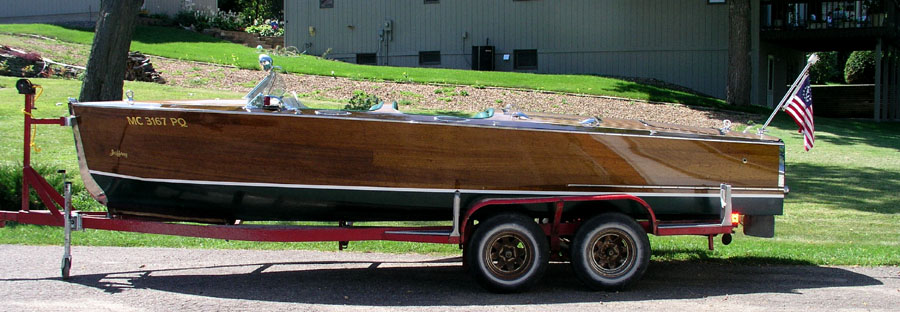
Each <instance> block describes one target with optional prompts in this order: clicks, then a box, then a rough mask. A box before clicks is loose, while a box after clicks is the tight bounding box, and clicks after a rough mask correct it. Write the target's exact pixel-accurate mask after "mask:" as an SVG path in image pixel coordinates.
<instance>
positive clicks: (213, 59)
mask: <svg viewBox="0 0 900 312" xmlns="http://www.w3.org/2000/svg"><path fill="white" fill-rule="evenodd" d="M0 32H4V33H17V34H36V35H41V36H46V37H52V38H57V39H59V40H62V41H66V42H73V43H80V44H86V45H90V44H91V42H92V40H93V35H94V34H93V32H92V31H90V30H79V29H71V28H65V27H61V26H55V25H46V24H8V25H0ZM131 50H132V51H141V52H144V53H148V54H152V55H158V56H163V57H168V58H175V59H183V60H191V61H201V62H210V63H216V64H227V65H234V66H238V67H241V68H248V69H257V68H258V67H259V65H258V63H257V50H256V49H254V48H249V47H245V46H242V45H239V44H235V43H230V42H226V41H222V40H219V39H216V38H213V37H210V36H205V35H202V34H198V33H194V32H189V31H185V30H181V29H176V28H163V27H153V26H138V27H137V29H136V32H135V37H134V40H132V44H131ZM273 57H274V58H275V64H276V65H278V66H281V67H282V68H283V69H284V70H286V71H288V72H293V73H302V74H311V75H320V76H338V77H348V78H352V79H366V80H376V81H380V80H391V81H400V82H416V83H442V84H458V85H472V86H496V87H508V88H524V89H534V90H544V91H552V92H566V93H579V94H592V95H603V96H615V97H623V98H630V99H638V100H648V101H659V102H669V103H681V104H688V105H702V106H710V107H723V106H724V102H723V101H722V100H719V99H714V98H708V97H702V96H696V95H693V94H690V93H686V92H681V91H673V90H669V89H664V88H658V87H654V86H648V85H644V84H639V83H633V82H628V81H624V80H618V79H610V78H603V77H597V76H589V75H547V74H529V73H513V72H482V71H470V70H454V69H434V68H409V67H390V66H368V65H356V64H349V63H345V62H339V61H330V60H325V59H322V58H319V57H315V56H309V55H303V56H297V57H287V56H277V55H275V56H273Z"/></svg>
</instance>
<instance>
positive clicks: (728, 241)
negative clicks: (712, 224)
mask: <svg viewBox="0 0 900 312" xmlns="http://www.w3.org/2000/svg"><path fill="white" fill-rule="evenodd" d="M731 240H732V237H731V234H727V233H726V234H724V235H722V245H726V246H728V244H731Z"/></svg>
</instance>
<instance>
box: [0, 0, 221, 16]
mask: <svg viewBox="0 0 900 312" xmlns="http://www.w3.org/2000/svg"><path fill="white" fill-rule="evenodd" d="M188 3H193V8H194V9H195V10H204V11H211V12H215V11H216V10H218V6H219V3H218V0H144V8H145V9H147V10H148V11H149V12H150V14H157V13H159V14H167V15H174V14H175V13H178V11H181V10H182V8H184V7H185V6H186V4H188ZM0 7H2V8H3V9H2V10H0V18H14V17H34V16H46V15H71V14H88V13H90V14H96V13H97V11H99V10H100V0H65V1H60V0H29V1H19V0H0Z"/></svg>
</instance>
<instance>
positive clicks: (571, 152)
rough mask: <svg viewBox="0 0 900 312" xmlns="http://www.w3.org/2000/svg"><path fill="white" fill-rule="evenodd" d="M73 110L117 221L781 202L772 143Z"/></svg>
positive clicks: (439, 215) (345, 119) (355, 118)
mask: <svg viewBox="0 0 900 312" xmlns="http://www.w3.org/2000/svg"><path fill="white" fill-rule="evenodd" d="M71 109H72V112H73V114H74V115H75V116H76V124H77V125H76V140H77V142H78V144H77V146H78V148H79V155H80V157H81V158H82V159H81V161H82V163H83V165H84V167H86V168H83V171H87V172H88V173H89V174H90V177H91V178H93V180H94V181H96V184H97V186H99V188H100V189H102V191H103V193H104V194H103V195H102V196H105V199H106V201H107V203H106V204H107V206H108V208H109V211H110V213H112V214H118V215H133V216H147V217H159V218H165V219H179V220H196V221H209V222H222V221H228V220H233V219H242V220H348V221H355V220H450V219H452V202H453V196H454V193H455V192H456V191H459V192H460V194H461V199H462V203H463V206H464V207H465V206H466V205H468V204H471V203H472V202H474V201H476V200H479V199H483V198H491V197H519V196H548V195H586V194H606V193H616V194H621V193H629V194H635V195H637V196H639V197H641V198H643V199H645V200H647V201H648V202H649V203H650V205H651V206H652V207H653V208H654V210H655V211H656V213H657V215H660V216H661V218H666V217H668V216H685V215H690V216H712V215H717V214H718V213H719V208H720V206H719V205H720V203H719V185H720V184H721V183H728V184H731V185H733V186H734V187H735V193H734V208H735V210H736V211H738V212H742V213H744V214H755V215H775V214H781V209H782V208H781V207H782V202H783V197H784V192H783V185H782V182H781V181H782V180H780V179H783V176H781V175H780V171H781V170H783V169H782V168H781V167H782V166H783V156H782V151H783V144H782V143H781V142H780V141H776V140H761V139H752V138H748V137H736V136H726V135H719V136H717V135H710V134H702V133H701V134H697V133H686V132H678V131H671V132H672V133H668V132H666V131H665V129H659V130H654V129H651V128H652V126H650V125H648V126H647V127H645V128H646V129H644V128H636V129H634V128H623V127H609V128H605V127H594V128H589V127H583V126H577V125H566V124H550V123H538V122H533V121H528V122H526V121H514V120H499V121H498V120H491V119H486V120H459V119H444V120H436V118H434V117H432V116H410V115H395V114H377V113H370V112H353V113H334V112H327V115H322V114H317V112H316V111H312V110H309V111H307V110H304V111H302V112H301V113H276V112H265V111H254V112H244V111H239V110H231V109H222V108H215V107H202V106H191V107H187V106H177V105H169V106H167V105H164V104H158V103H150V104H135V105H127V104H124V103H75V104H72V106H71ZM319 113H323V112H319ZM335 114H349V115H335ZM437 119H440V118H437ZM611 123H612V122H611ZM95 195H99V194H95ZM623 205H625V204H623ZM626 209H627V207H626Z"/></svg>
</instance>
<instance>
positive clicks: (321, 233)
mask: <svg viewBox="0 0 900 312" xmlns="http://www.w3.org/2000/svg"><path fill="white" fill-rule="evenodd" d="M16 87H17V88H18V89H19V93H20V94H24V95H25V109H24V110H23V113H24V119H25V121H24V145H23V148H24V154H23V155H24V157H23V169H22V170H23V181H22V182H23V183H22V207H21V210H19V211H0V227H3V226H4V225H5V221H14V222H18V223H24V224H36V225H48V226H61V227H64V230H65V234H66V235H65V246H64V247H65V252H64V255H63V265H62V275H63V278H68V276H69V268H70V267H71V256H70V254H69V248H70V231H71V230H81V229H85V228H87V229H98V230H109V231H123V232H136V233H149V234H164V235H176V236H189V237H202V238H217V239H226V240H245V241H260V242H319V241H336V242H339V247H341V249H342V247H343V246H346V244H347V242H349V241H368V240H385V241H403V242H418V243H439V244H459V245H460V248H462V247H463V246H464V244H465V243H466V241H467V238H468V237H469V236H471V234H472V233H471V232H472V230H471V227H470V226H467V225H468V224H469V223H470V220H471V218H472V217H473V215H475V214H476V213H477V212H478V211H480V210H481V209H484V208H486V207H491V206H502V205H523V204H552V205H553V206H552V207H554V208H553V211H552V212H553V217H552V219H551V218H547V219H545V220H544V222H542V223H541V224H540V227H541V228H542V229H543V231H544V233H545V234H547V237H548V238H549V242H550V250H551V252H552V254H553V255H554V257H553V258H554V259H557V260H558V259H559V254H560V253H559V250H560V248H561V247H560V242H561V238H562V237H566V236H572V235H573V234H574V233H575V231H576V229H577V228H578V226H579V225H580V221H574V222H565V223H563V222H562V220H561V219H562V212H563V207H564V204H565V203H567V202H585V201H594V202H597V201H613V200H628V201H633V202H635V203H637V204H639V205H640V206H642V207H643V208H644V209H646V212H647V216H648V218H647V219H646V220H644V221H640V222H638V223H639V224H640V225H641V227H643V228H644V230H645V231H646V232H647V233H649V234H654V235H657V236H665V235H703V236H707V237H708V239H709V248H710V249H712V248H713V238H714V237H715V236H716V235H718V234H724V236H723V242H724V243H725V244H726V245H727V244H728V243H729V242H730V234H731V233H733V231H734V228H735V227H736V226H737V225H738V222H737V221H738V220H739V218H735V216H732V214H731V192H730V186H728V185H724V184H723V186H722V201H723V212H722V218H721V220H720V221H716V222H712V223H711V222H708V221H706V222H678V223H672V222H661V221H659V220H657V219H656V215H655V213H654V212H653V208H652V207H650V205H648V204H647V202H645V201H644V200H642V199H641V198H639V197H636V196H633V195H628V194H616V195H597V196H555V197H532V198H514V199H486V200H482V201H479V202H477V203H475V204H473V205H472V206H470V207H468V209H467V210H466V211H465V214H464V215H460V212H461V211H460V210H459V208H460V207H458V202H457V203H455V206H456V207H454V208H455V209H454V211H455V212H454V213H455V214H457V216H454V224H453V226H428V227H368V226H348V225H347V223H345V222H340V223H339V225H338V226H263V225H196V224H185V223H170V222H161V221H154V220H141V219H122V218H118V217H113V216H110V215H108V214H106V213H102V212H79V211H71V209H72V207H71V200H70V199H71V183H70V182H66V187H65V191H64V195H65V196H63V195H62V194H60V192H59V191H57V190H56V189H54V188H53V187H52V186H51V185H50V184H49V183H48V182H47V181H46V180H45V179H44V177H42V176H41V175H40V174H38V173H37V171H36V170H34V168H33V167H32V166H31V147H32V146H33V143H32V140H33V133H32V132H31V131H32V127H35V126H37V125H59V126H71V122H70V119H69V118H67V117H59V118H34V116H33V115H32V113H31V112H32V110H33V109H34V105H35V100H36V98H37V96H36V95H35V89H39V88H40V86H36V85H32V84H31V82H29V81H28V80H25V79H21V80H19V81H18V82H17V83H16ZM31 189H34V190H35V191H36V193H37V194H38V196H39V198H40V200H41V202H42V203H43V204H44V205H45V206H46V207H47V210H31V209H30V207H29V196H28V194H29V192H30V190H31ZM60 209H63V210H64V212H60ZM456 217H462V220H461V222H460V221H459V220H458V219H456Z"/></svg>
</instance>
